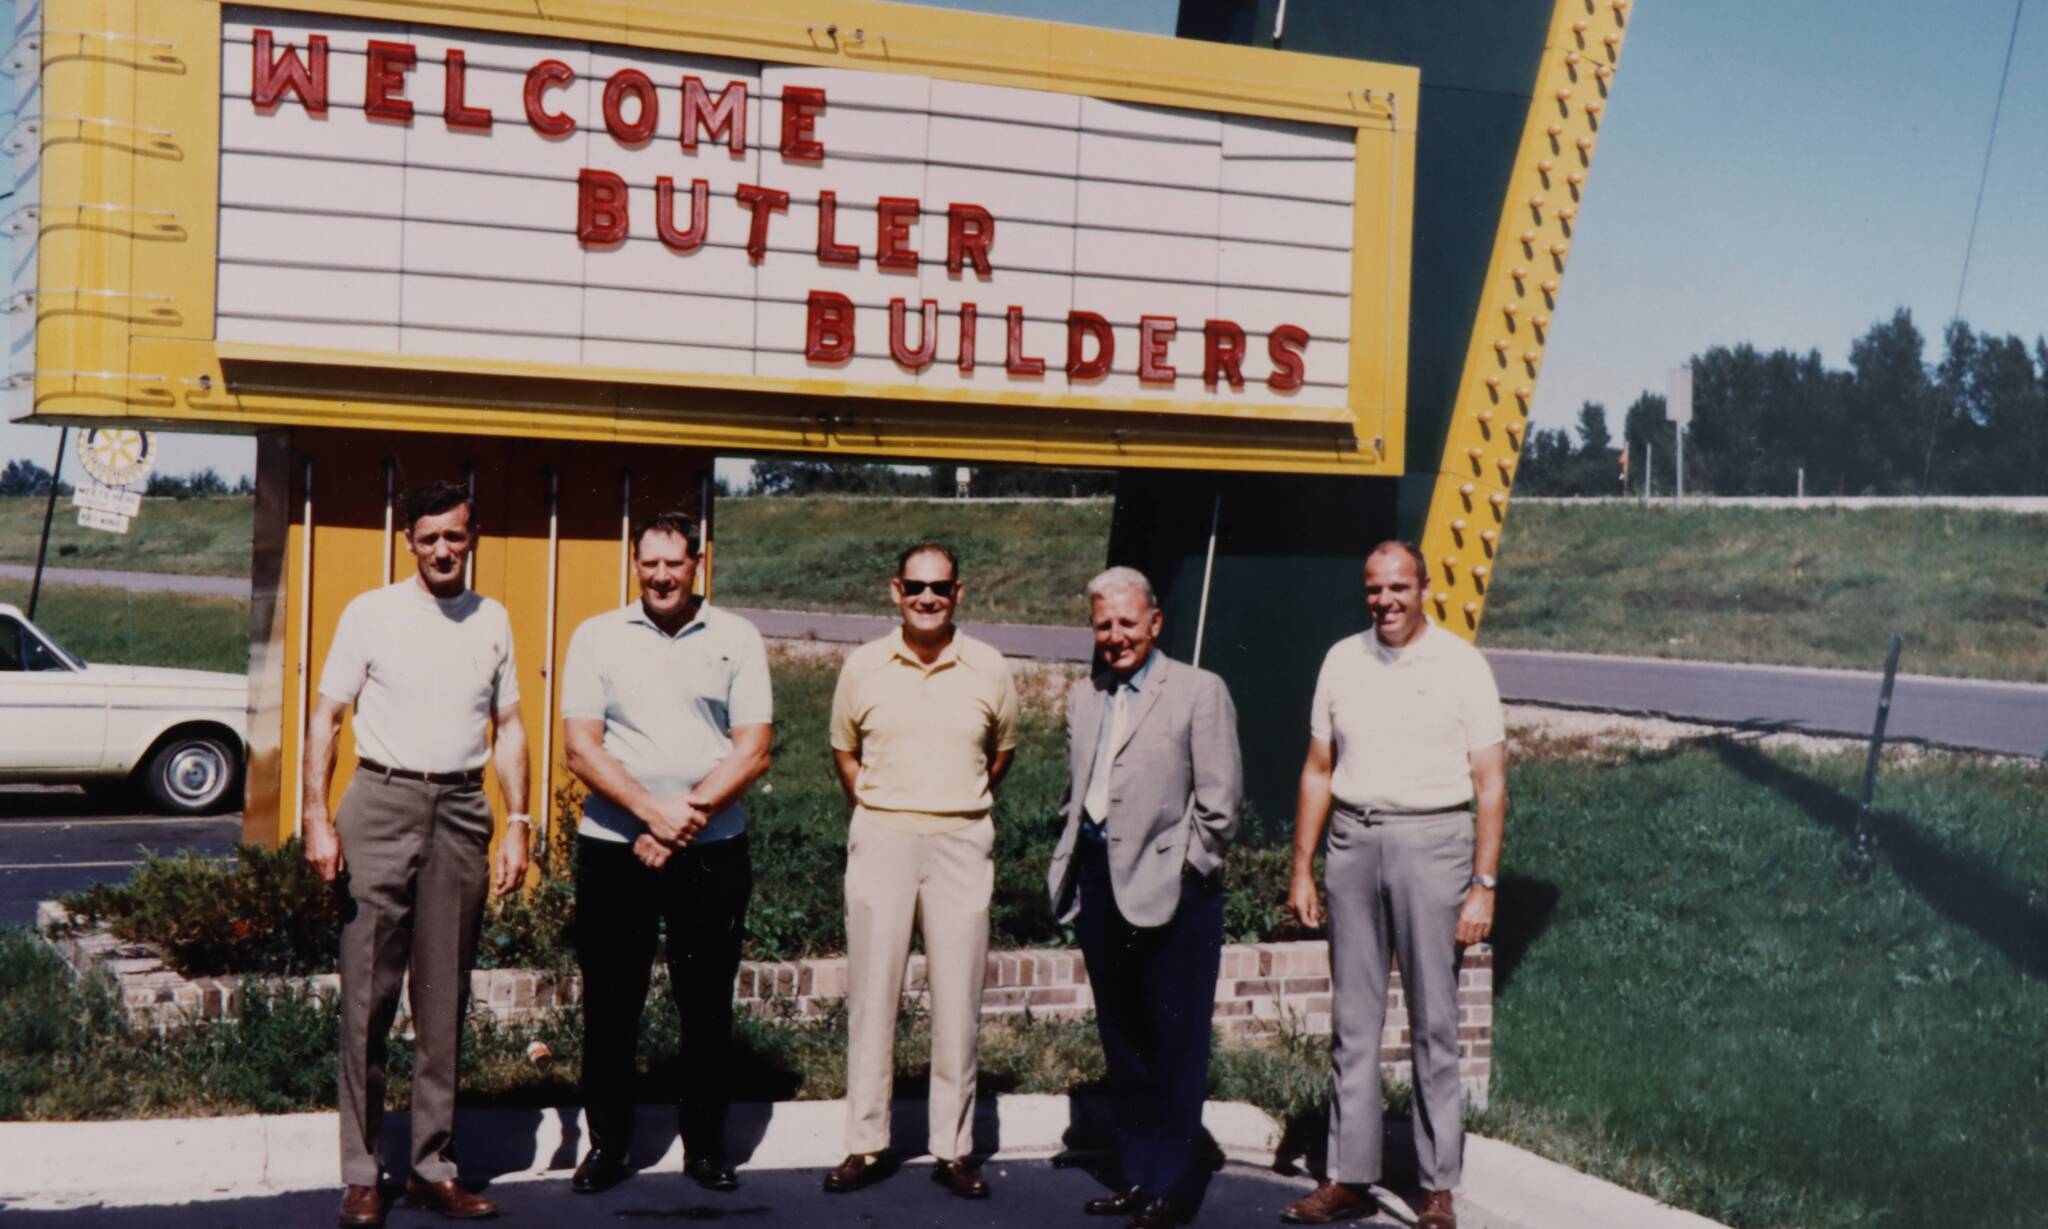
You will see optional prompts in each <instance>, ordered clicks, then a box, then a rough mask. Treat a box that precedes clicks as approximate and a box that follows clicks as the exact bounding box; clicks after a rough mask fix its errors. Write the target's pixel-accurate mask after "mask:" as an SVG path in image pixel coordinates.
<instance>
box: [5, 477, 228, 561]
mask: <svg viewBox="0 0 2048 1229" xmlns="http://www.w3.org/2000/svg"><path fill="white" fill-rule="evenodd" d="M44 503H45V500H44V499H43V498H42V497H40V496H35V497H29V496H8V497H6V498H4V499H0V562H5V563H21V564H30V565H33V564H34V563H35V561H36V544H37V543H38V542H39V541H40V540H41V538H42V534H43V507H44ZM255 513H256V501H255V500H253V499H249V498H246V497H242V496H220V497H218V498H206V499H146V500H143V501H142V513H141V515H139V516H137V517H136V518H135V520H134V523H133V524H131V525H130V526H129V527H128V532H127V533H126V534H117V533H104V532H102V531H100V530H97V529H85V528H83V527H81V526H80V525H79V523H78V510H77V509H76V508H74V507H72V506H71V500H70V498H69V497H68V496H63V495H60V496H58V497H57V515H56V518H55V520H54V521H53V522H52V524H51V527H50V556H49V566H50V567H53V568H111V569H114V570H117V571H128V572H184V573H188V574H190V575H194V576H247V575H248V574H249V544H250V540H251V534H252V533H253V526H254V523H255Z"/></svg>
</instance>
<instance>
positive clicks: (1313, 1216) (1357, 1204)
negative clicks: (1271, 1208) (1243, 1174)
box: [1280, 1182, 1380, 1225]
mask: <svg viewBox="0 0 2048 1229" xmlns="http://www.w3.org/2000/svg"><path fill="white" fill-rule="evenodd" d="M1379 1206H1380V1205H1379V1201H1378V1200H1376V1199H1374V1198H1373V1197H1372V1196H1371V1195H1367V1194H1365V1193H1363V1192H1362V1191H1359V1190H1357V1189H1356V1188H1354V1187H1350V1186H1346V1185H1345V1184H1344V1183H1342V1182H1325V1183H1323V1184H1322V1185H1320V1186H1318V1187H1316V1189H1315V1190H1313V1191H1311V1192H1309V1195H1308V1197H1307V1198H1306V1199H1297V1200H1295V1201H1294V1202H1293V1203H1290V1204H1288V1205H1287V1206H1286V1207H1284V1208H1282V1209H1280V1219H1281V1220H1284V1221H1286V1222H1287V1223H1288V1224H1290V1225H1327V1224H1329V1223H1331V1222H1332V1221H1340V1220H1357V1219H1358V1218H1359V1217H1361V1216H1370V1215H1372V1214H1373V1213H1374V1212H1376V1211H1378V1210H1379Z"/></svg>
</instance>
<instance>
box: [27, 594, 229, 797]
mask: <svg viewBox="0 0 2048 1229" xmlns="http://www.w3.org/2000/svg"><path fill="white" fill-rule="evenodd" d="M248 708H249V680H248V677H247V676H246V675H241V674H223V673H220V672H217V671H212V670H167V669H162V668H159V667H155V666H94V665H87V664H86V663H85V662H83V661H81V660H79V658H78V657H76V656H75V655H73V654H72V653H70V652H67V651H66V650H65V649H64V647H63V646H62V645H59V644H58V643H57V642H56V641H55V640H53V639H51V638H50V636H49V634H48V633H46V632H44V631H42V630H41V629H40V628H38V627H36V626H35V625H34V624H33V623H30V622H29V621H28V619H27V617H26V616H24V615H23V614H22V613H21V611H20V610H19V609H18V608H17V607H14V606H10V605H8V604H6V603H5V602H0V781H33V782H38V783H44V784H66V783H77V784H85V785H92V784H117V783H121V782H130V783H133V784H136V785H139V786H141V787H142V788H143V789H145V790H146V791H148V793H149V796H150V798H151V799H152V800H153V801H154V802H155V803H156V805H157V806H158V807H160V808H162V809H163V810H166V811H171V812H174V813H177V814H182V815H193V814H199V813H203V812H207V811H212V810H216V809H219V808H221V807H222V806H223V805H225V804H229V803H230V802H238V801H240V792H239V791H240V788H241V781H242V764H243V754H244V750H245V748H246V747H247V745H248V743H247V738H246V735H245V733H244V731H245V729H246V725H247V720H248Z"/></svg>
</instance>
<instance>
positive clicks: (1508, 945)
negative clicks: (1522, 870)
mask: <svg viewBox="0 0 2048 1229" xmlns="http://www.w3.org/2000/svg"><path fill="white" fill-rule="evenodd" d="M1563 895H1564V892H1563V891H1562V890H1561V889H1560V888H1559V887H1558V886H1557V885H1556V884H1554V883H1551V882H1549V881H1548V880H1544V879H1531V878H1529V877H1528V876H1527V875H1516V874H1504V875H1502V876H1501V877H1500V907H1499V909H1498V910H1497V911H1496V914H1495V917H1494V925H1493V992H1494V993H1495V994H1497V995H1498V994H1505V993H1506V992H1507V988H1508V983H1509V982H1511V981H1513V980H1514V976H1515V970H1516V969H1517V968H1518V967H1520V965H1521V963H1522V958H1523V957H1524V956H1527V955H1528V954H1529V949H1530V948H1531V947H1533V946H1535V943H1536V938H1537V936H1538V935H1541V934H1542V933H1543V931H1544V930H1545V928H1547V927H1548V926H1549V925H1550V915H1551V914H1553V913H1556V912H1557V902H1558V900H1559V899H1560V898H1561V897H1562V896H1563Z"/></svg>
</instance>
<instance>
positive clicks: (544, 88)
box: [526, 60, 576, 137]
mask: <svg viewBox="0 0 2048 1229" xmlns="http://www.w3.org/2000/svg"><path fill="white" fill-rule="evenodd" d="M575 79H576V70H575V69H573V68H571V67H569V66H568V65H567V64H564V63H562V62H561V61H560V60H542V61H541V62H540V63H538V64H536V65H534V66H533V67H532V68H530V69H528V70H527V72H526V122H527V123H529V124H532V125H533V130H534V131H535V132H538V133H539V134H541V135H542V136H544V137H560V136H567V135H568V134H570V133H572V132H574V131H576V121H575V120H574V119H571V118H570V117H569V116H566V115H554V114H551V113H550V112H549V111H548V108H547V104H546V103H545V102H543V101H542V99H543V98H544V97H545V96H546V94H547V92H548V87H549V86H555V85H567V84H569V83H570V82H571V81H574V80H575Z"/></svg>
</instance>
